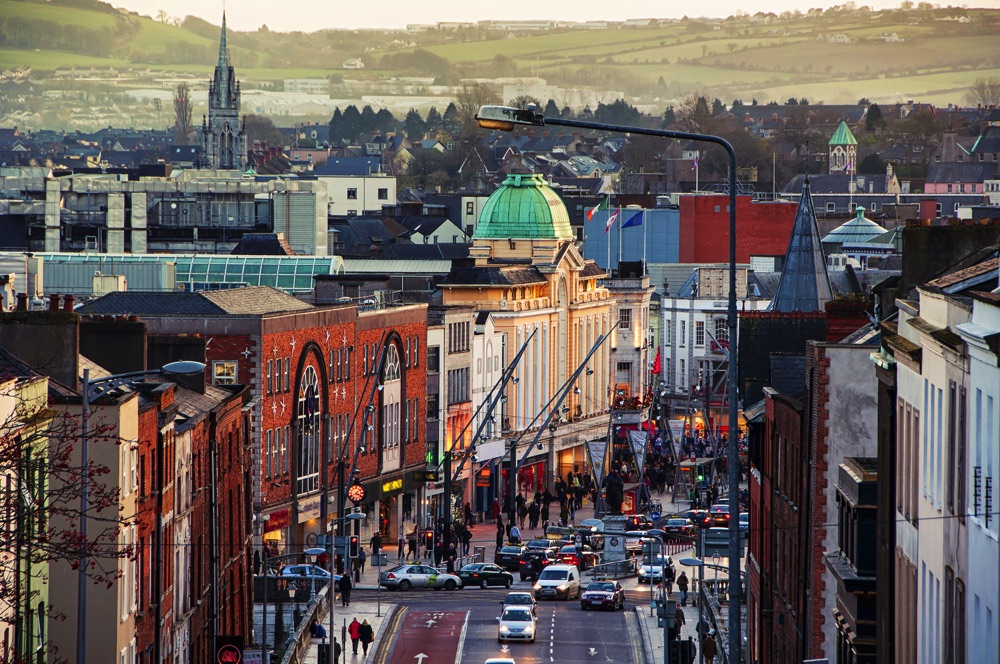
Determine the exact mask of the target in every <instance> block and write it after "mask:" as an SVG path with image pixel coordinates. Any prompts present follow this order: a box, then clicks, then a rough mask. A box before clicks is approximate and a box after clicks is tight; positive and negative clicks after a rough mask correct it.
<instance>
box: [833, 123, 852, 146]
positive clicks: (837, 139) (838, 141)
mask: <svg viewBox="0 0 1000 664" xmlns="http://www.w3.org/2000/svg"><path fill="white" fill-rule="evenodd" d="M857 144H858V139H856V138H854V133H853V132H852V131H851V128H850V127H848V126H847V123H846V122H844V121H843V120H841V121H840V124H839V125H837V131H835V132H833V136H831V137H830V145H857Z"/></svg>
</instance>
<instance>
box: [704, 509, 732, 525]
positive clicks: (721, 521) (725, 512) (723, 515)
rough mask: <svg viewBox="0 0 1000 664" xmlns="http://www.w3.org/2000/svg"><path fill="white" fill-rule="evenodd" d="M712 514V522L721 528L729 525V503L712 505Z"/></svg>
mask: <svg viewBox="0 0 1000 664" xmlns="http://www.w3.org/2000/svg"><path fill="white" fill-rule="evenodd" d="M709 511H710V512H711V514H712V523H713V524H715V525H716V526H719V527H720V528H725V527H726V526H728V525H729V518H730V516H729V505H724V504H722V503H718V504H716V505H712V509H711V510H709Z"/></svg>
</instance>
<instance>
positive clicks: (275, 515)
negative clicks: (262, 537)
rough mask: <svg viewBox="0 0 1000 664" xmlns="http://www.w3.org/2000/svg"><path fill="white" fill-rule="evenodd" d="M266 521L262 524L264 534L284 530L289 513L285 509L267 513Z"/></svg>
mask: <svg viewBox="0 0 1000 664" xmlns="http://www.w3.org/2000/svg"><path fill="white" fill-rule="evenodd" d="M267 516H268V519H267V521H265V522H264V532H265V533H271V532H274V531H275V530H284V529H285V528H286V527H287V526H288V521H289V512H288V508H287V507H286V508H285V509H283V510H276V511H274V512H269V513H268V515H267Z"/></svg>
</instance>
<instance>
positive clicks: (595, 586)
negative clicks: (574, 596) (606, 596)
mask: <svg viewBox="0 0 1000 664" xmlns="http://www.w3.org/2000/svg"><path fill="white" fill-rule="evenodd" d="M591 591H597V592H602V593H612V592H614V591H615V584H613V583H607V582H601V583H592V584H590V585H589V586H587V592H591Z"/></svg>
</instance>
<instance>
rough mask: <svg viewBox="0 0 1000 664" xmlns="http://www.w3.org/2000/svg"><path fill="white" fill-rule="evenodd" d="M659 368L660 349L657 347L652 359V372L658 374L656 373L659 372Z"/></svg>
mask: <svg viewBox="0 0 1000 664" xmlns="http://www.w3.org/2000/svg"><path fill="white" fill-rule="evenodd" d="M661 369H662V366H661V365H660V349H659V348H657V349H656V359H655V360H653V373H655V374H658V373H660V370H661Z"/></svg>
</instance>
